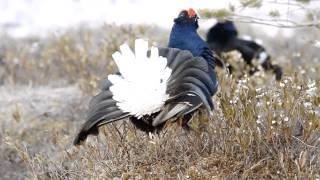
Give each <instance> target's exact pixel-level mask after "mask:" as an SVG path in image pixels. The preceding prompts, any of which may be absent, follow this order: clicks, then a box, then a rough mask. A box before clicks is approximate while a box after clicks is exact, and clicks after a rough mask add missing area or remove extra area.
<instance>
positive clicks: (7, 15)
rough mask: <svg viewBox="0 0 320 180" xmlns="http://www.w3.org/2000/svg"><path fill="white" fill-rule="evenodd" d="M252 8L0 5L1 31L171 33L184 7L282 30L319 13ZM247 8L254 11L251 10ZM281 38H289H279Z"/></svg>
mask: <svg viewBox="0 0 320 180" xmlns="http://www.w3.org/2000/svg"><path fill="white" fill-rule="evenodd" d="M254 2H255V1H252V0H251V1H248V0H247V1H246V0H242V1H239V0H224V1H218V0H201V1H192V0H164V1H148V0H55V1H54V0H1V1H0V10H1V17H0V28H1V31H3V32H7V33H9V34H10V35H12V36H14V37H26V36H28V35H35V34H37V35H41V36H43V35H46V34H47V33H48V32H54V31H57V30H58V31H61V29H65V28H71V27H75V26H77V25H84V24H85V25H87V26H95V27H96V26H99V25H102V24H103V23H108V24H110V23H115V24H117V25H120V24H127V23H130V24H139V23H144V24H153V25H157V26H160V27H163V28H170V27H171V26H172V19H173V18H174V17H176V16H177V12H179V10H181V9H187V8H189V7H192V8H194V9H204V8H209V9H215V10H218V9H230V7H232V8H233V11H234V12H233V13H234V14H235V15H238V16H239V17H245V16H250V17H256V18H257V17H258V18H259V19H270V15H274V16H275V15H276V16H277V18H276V19H278V20H280V19H281V20H282V21H283V20H287V21H288V22H283V24H288V25H289V24H290V23H289V22H291V21H294V22H301V21H303V20H305V19H306V16H310V15H312V13H319V12H318V10H319V7H320V2H319V1H318V0H311V1H306V0H305V1H303V0H301V1H294V0H264V1H258V3H259V4H258V6H257V4H255V3H254ZM244 5H246V7H245V6H244ZM252 6H253V7H254V6H257V7H256V8H252ZM248 7H249V8H248ZM250 7H251V8H250ZM269 21H270V20H269ZM213 22H214V21H213ZM274 23H276V22H274ZM203 24H204V25H203ZM211 25H212V21H210V22H208V21H205V22H202V24H201V25H200V27H201V28H208V26H211ZM259 30H261V31H264V32H265V33H267V34H268V35H275V34H276V33H277V32H278V31H279V30H281V29H279V28H272V27H270V26H269V27H268V26H264V27H263V28H260V29H259ZM284 35H287V36H289V35H292V34H291V33H290V34H289V35H288V34H287V33H284Z"/></svg>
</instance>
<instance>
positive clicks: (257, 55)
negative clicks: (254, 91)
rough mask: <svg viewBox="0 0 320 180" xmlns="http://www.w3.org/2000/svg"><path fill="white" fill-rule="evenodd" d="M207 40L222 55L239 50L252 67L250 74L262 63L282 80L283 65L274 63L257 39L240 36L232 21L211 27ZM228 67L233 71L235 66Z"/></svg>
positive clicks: (264, 67) (265, 68)
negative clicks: (251, 39) (245, 38)
mask: <svg viewBox="0 0 320 180" xmlns="http://www.w3.org/2000/svg"><path fill="white" fill-rule="evenodd" d="M207 42H208V44H209V46H210V49H211V50H213V51H214V52H216V53H217V54H218V55H219V56H220V57H221V53H223V52H229V51H233V50H237V51H239V52H240V53H241V55H242V58H243V59H244V61H245V62H246V64H248V65H249V66H250V67H251V68H252V70H251V71H250V74H253V73H255V72H257V71H258V66H260V65H261V66H262V67H263V69H264V70H265V71H269V70H272V71H273V73H274V74H275V76H276V79H277V80H281V77H282V69H281V67H279V66H278V65H274V64H272V62H271V57H270V55H269V54H268V53H267V52H266V50H265V48H264V47H262V46H261V45H259V44H258V43H256V42H255V41H249V40H244V39H240V38H238V31H237V29H236V27H235V25H234V23H233V22H232V21H225V22H218V23H217V24H215V25H214V26H213V27H211V28H210V30H209V31H208V33H207ZM218 65H219V66H221V64H218ZM228 68H229V71H230V72H231V73H232V70H233V69H234V67H232V66H230V65H229V66H228Z"/></svg>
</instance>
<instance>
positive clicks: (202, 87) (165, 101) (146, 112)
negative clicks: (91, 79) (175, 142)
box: [74, 9, 218, 145]
mask: <svg viewBox="0 0 320 180" xmlns="http://www.w3.org/2000/svg"><path fill="white" fill-rule="evenodd" d="M197 27H198V23H197V16H196V14H195V13H194V11H193V10H192V9H189V11H186V10H184V11H181V12H180V14H179V16H178V17H177V18H176V19H175V20H174V26H173V28H172V33H171V36H170V43H169V47H168V48H165V47H164V48H163V47H151V49H149V47H148V42H147V41H144V40H142V39H138V40H136V41H135V49H134V52H132V51H131V49H130V48H129V47H128V45H126V44H124V45H122V46H120V52H116V53H114V54H113V59H114V61H115V63H116V64H117V66H118V70H119V72H120V73H119V74H112V75H109V76H108V77H107V79H105V80H104V81H105V82H104V87H102V89H101V92H100V93H99V94H98V95H96V96H94V97H93V98H92V100H91V101H90V104H89V112H88V117H87V121H86V122H85V123H84V124H83V126H82V127H81V129H80V131H79V133H78V134H77V136H76V138H75V140H74V144H75V145H78V144H80V143H81V142H82V141H84V140H85V139H86V138H87V136H88V135H90V134H93V135H97V134H98V132H99V131H98V128H99V127H100V126H102V125H105V124H108V123H112V122H115V121H118V120H122V119H125V118H129V119H130V120H131V122H132V123H133V124H134V125H135V126H136V127H137V128H138V129H141V130H143V131H146V132H153V131H155V130H160V129H161V128H162V127H163V126H164V124H165V123H166V121H168V120H170V119H172V120H175V119H177V118H181V119H182V123H183V125H187V123H188V121H189V120H190V119H191V117H192V114H193V113H194V112H195V111H197V110H199V109H203V110H205V111H206V112H207V113H208V114H209V115H210V114H211V113H212V110H213V102H212V99H211V98H212V96H213V95H214V94H215V93H216V91H217V86H218V84H217V80H216V74H215V70H214V58H213V56H212V53H211V51H210V50H209V48H208V46H207V45H206V43H205V42H204V41H203V40H202V39H201V38H200V37H199V36H198V34H197V32H196V30H197Z"/></svg>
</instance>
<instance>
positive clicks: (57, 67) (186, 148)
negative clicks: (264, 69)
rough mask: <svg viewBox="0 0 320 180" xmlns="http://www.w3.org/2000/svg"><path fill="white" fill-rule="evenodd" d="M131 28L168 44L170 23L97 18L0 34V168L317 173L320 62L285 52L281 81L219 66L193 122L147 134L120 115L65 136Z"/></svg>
mask: <svg viewBox="0 0 320 180" xmlns="http://www.w3.org/2000/svg"><path fill="white" fill-rule="evenodd" d="M136 37H150V40H151V41H155V42H159V43H160V45H165V44H166V39H167V37H168V32H164V31H160V30H157V29H156V28H153V27H146V26H139V27H134V26H125V27H115V26H104V27H102V28H99V29H95V30H90V29H85V28H83V29H80V30H70V32H65V33H63V34H62V35H59V36H52V37H51V38H49V39H37V38H31V39H27V40H14V39H9V38H4V41H3V44H2V47H3V52H2V53H3V54H2V56H3V62H4V64H5V66H4V67H2V68H3V69H2V71H4V72H5V73H4V75H3V76H2V77H1V79H2V80H3V81H4V85H3V86H2V87H1V88H0V104H1V107H0V152H1V153H0V161H1V162H2V163H1V165H0V177H2V178H3V179H12V178H13V179H24V178H29V179H83V178H85V179H112V178H113V179H119V178H122V179H238V178H243V179H247V178H248V179H255V178H259V179H261V178H264V179H270V178H273V179H293V178H298V179H316V178H320V150H319V148H320V146H319V143H320V93H319V89H320V82H319V80H320V76H319V73H317V72H319V71H320V65H318V64H316V63H314V62H312V63H308V62H311V60H310V59H305V62H306V63H304V64H303V65H296V64H294V63H293V61H291V58H292V57H286V56H284V57H281V58H279V62H280V63H281V65H282V66H283V67H285V68H284V71H285V76H284V79H283V80H282V81H281V82H276V81H275V80H274V78H273V77H272V76H271V75H269V74H264V73H260V74H257V75H255V76H253V77H244V78H243V79H240V80H236V79H234V78H233V77H231V76H227V75H226V73H225V72H224V71H223V70H218V74H219V83H220V91H219V93H218V94H217V95H216V96H215V97H214V103H215V111H214V116H213V118H212V119H207V118H206V116H204V115H202V114H197V115H196V116H195V117H194V120H193V121H192V126H193V127H194V129H195V131H190V132H187V131H185V130H183V129H181V128H180V127H179V126H178V125H176V124H169V125H168V128H167V129H166V130H165V131H164V132H162V133H161V134H159V135H154V134H149V135H148V134H145V133H142V132H140V131H138V130H136V129H135V128H134V127H133V126H132V125H131V124H130V123H128V122H127V121H123V122H118V123H115V124H111V125H108V126H106V127H103V128H101V133H100V135H99V136H98V137H90V138H89V139H88V141H87V143H86V144H85V145H84V146H81V147H74V146H72V144H71V143H72V140H73V138H74V135H75V133H76V130H77V128H78V127H79V126H80V124H81V123H82V122H83V121H84V117H85V112H86V109H87V103H88V100H89V98H90V96H91V95H92V94H95V93H96V91H97V89H98V86H99V83H98V82H99V80H100V79H101V77H103V76H105V74H106V72H112V71H113V70H114V64H112V62H111V61H109V60H110V56H111V54H112V52H113V51H114V50H116V49H117V48H118V46H119V45H120V44H121V43H123V42H129V43H132V42H133V40H134V39H135V38H136ZM302 46H304V45H302ZM308 48H312V47H311V46H310V47H308ZM285 51H288V49H285ZM306 51H307V50H306V49H304V53H305V52H306ZM295 53H296V52H295ZM308 56H310V54H308ZM303 58H304V57H303V56H302V57H301V59H303ZM312 58H316V57H312ZM312 61H313V59H312ZM0 71H1V69H0ZM0 75H1V73H0Z"/></svg>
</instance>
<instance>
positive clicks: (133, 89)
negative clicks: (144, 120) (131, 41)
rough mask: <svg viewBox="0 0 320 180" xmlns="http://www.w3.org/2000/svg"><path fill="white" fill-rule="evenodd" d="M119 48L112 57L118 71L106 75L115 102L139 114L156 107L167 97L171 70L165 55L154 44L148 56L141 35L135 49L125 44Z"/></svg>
mask: <svg viewBox="0 0 320 180" xmlns="http://www.w3.org/2000/svg"><path fill="white" fill-rule="evenodd" d="M120 50H121V53H120V52H116V53H114V54H113V55H112V57H113V59H114V61H115V62H116V64H117V66H118V69H119V71H120V73H121V75H109V76H108V79H109V80H110V81H111V82H112V84H113V85H112V86H111V87H110V91H111V92H112V93H113V99H114V100H116V101H117V102H118V103H117V106H118V107H119V108H120V109H121V110H122V111H124V112H128V113H130V114H131V115H134V116H136V117H138V118H139V117H142V116H143V115H147V114H149V115H150V114H152V113H154V112H157V111H159V110H160V108H161V107H162V106H163V105H164V103H165V101H166V100H167V99H168V97H169V95H168V94H166V89H167V81H168V79H169V77H170V75H171V71H172V70H171V69H170V68H169V67H167V59H166V58H164V57H161V56H159V50H158V48H156V47H152V48H151V54H150V57H148V56H147V52H148V50H149V49H148V42H147V41H145V40H143V39H137V40H136V41H135V53H133V52H132V51H131V49H130V48H129V46H128V45H127V44H124V45H121V46H120Z"/></svg>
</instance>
